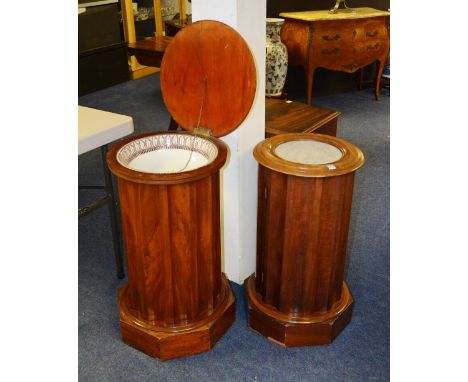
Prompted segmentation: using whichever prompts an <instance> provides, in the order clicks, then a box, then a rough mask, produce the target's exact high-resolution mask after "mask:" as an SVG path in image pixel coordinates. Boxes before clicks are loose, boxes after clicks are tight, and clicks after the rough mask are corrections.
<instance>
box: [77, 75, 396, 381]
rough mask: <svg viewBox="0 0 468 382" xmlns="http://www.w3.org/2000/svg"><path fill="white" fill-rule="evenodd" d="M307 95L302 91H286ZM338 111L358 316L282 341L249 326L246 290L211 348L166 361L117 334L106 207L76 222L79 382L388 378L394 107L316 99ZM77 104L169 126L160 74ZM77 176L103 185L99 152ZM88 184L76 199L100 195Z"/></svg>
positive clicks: (353, 97)
mask: <svg viewBox="0 0 468 382" xmlns="http://www.w3.org/2000/svg"><path fill="white" fill-rule="evenodd" d="M289 96H290V98H291V99H293V100H298V101H302V102H303V101H304V97H303V95H302V94H297V95H293V94H290V95H289ZM313 102H314V104H315V105H316V106H322V107H329V108H332V109H336V110H339V111H340V112H341V113H342V115H341V117H340V120H339V124H338V134H337V135H338V136H339V137H342V138H344V139H346V140H348V141H350V142H353V143H354V144H356V145H357V146H358V147H359V148H361V150H362V151H363V152H364V154H365V156H366V163H365V165H364V167H362V168H361V169H360V170H358V172H357V174H356V182H355V189H354V199H353V211H352V217H351V227H350V235H349V242H348V262H347V271H346V280H347V281H348V284H349V287H350V290H351V293H352V294H353V296H354V300H355V308H354V314H353V318H352V321H351V323H350V324H349V325H348V326H347V327H346V329H345V330H344V331H343V332H342V333H341V334H340V335H339V336H338V338H337V339H336V340H335V341H334V342H333V343H332V344H331V345H327V346H319V347H303V348H289V349H287V348H283V347H281V346H279V345H277V344H275V343H272V342H270V341H268V340H266V339H265V338H263V337H261V336H260V335H258V334H256V333H254V332H252V331H251V330H249V329H248V327H247V312H246V303H245V289H244V287H243V286H240V285H237V284H235V283H232V287H233V289H234V292H235V294H236V298H237V318H236V321H235V323H234V324H233V326H232V327H231V328H230V329H229V330H228V332H227V333H226V334H225V335H224V336H223V337H222V338H221V340H220V341H219V342H218V343H217V344H216V346H215V347H214V348H213V349H212V350H211V351H209V352H207V353H203V354H199V355H194V356H190V357H185V358H182V359H177V360H172V361H166V362H161V361H158V360H156V359H153V358H150V357H149V356H147V355H145V354H144V353H141V352H139V351H137V350H136V349H133V348H131V347H129V346H127V345H126V344H124V343H123V342H122V341H121V339H120V332H119V320H118V307H117V288H118V287H119V286H121V285H123V284H124V283H125V280H118V279H117V278H116V276H115V265H114V260H113V250H112V240H111V233H110V226H109V221H108V215H107V209H106V208H102V209H99V210H96V211H95V212H93V213H91V214H89V215H87V216H85V217H83V218H81V219H80V220H79V353H78V354H79V379H80V381H102V382H104V381H112V382H116V381H140V382H141V381H189V380H190V381H262V382H264V381H359V382H361V381H388V380H389V374H390V370H389V358H390V349H389V342H390V338H389V337H390V296H389V292H390V275H389V273H390V270H389V260H390V259H389V257H390V240H389V233H390V232H389V230H390V228H389V220H390V217H389V207H390V202H389V182H390V179H389V175H390V168H389V161H390V147H389V146H390V136H389V134H390V133H389V111H390V110H389V109H390V98H389V94H388V91H386V90H382V95H381V100H380V101H379V102H376V101H375V100H374V96H373V91H372V90H370V89H369V90H363V91H358V92H351V93H343V94H338V95H332V96H323V97H316V98H314V99H313ZM79 104H80V105H83V106H89V107H95V108H98V109H102V110H108V111H111V112H116V113H121V114H126V115H130V116H132V117H133V118H134V123H135V133H136V134H138V133H141V132H145V131H161V130H166V129H167V126H168V123H169V115H168V113H167V111H166V109H165V107H164V104H163V102H162V95H161V91H160V88H159V77H158V74H156V75H152V76H149V77H146V78H143V79H140V80H137V81H129V82H126V83H123V84H120V85H117V86H114V87H112V88H108V89H105V90H102V91H99V92H96V93H93V94H89V95H87V96H83V97H81V98H79ZM79 183H80V184H92V183H101V184H102V183H103V179H102V169H101V162H100V152H99V150H94V151H92V152H89V153H86V154H84V155H81V156H80V157H79ZM95 196H96V194H95V193H94V192H92V191H89V190H86V191H84V190H81V191H80V193H79V204H80V205H83V204H84V203H87V202H88V201H89V200H91V199H92V198H93V197H95Z"/></svg>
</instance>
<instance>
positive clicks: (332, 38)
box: [322, 34, 341, 41]
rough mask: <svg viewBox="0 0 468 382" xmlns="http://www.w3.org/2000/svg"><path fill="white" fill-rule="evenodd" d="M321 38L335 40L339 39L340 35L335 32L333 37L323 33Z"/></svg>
mask: <svg viewBox="0 0 468 382" xmlns="http://www.w3.org/2000/svg"><path fill="white" fill-rule="evenodd" d="M322 38H323V39H324V40H325V41H336V40H339V39H340V38H341V36H340V35H339V34H336V35H334V36H333V37H331V36H329V35H325V36H322Z"/></svg>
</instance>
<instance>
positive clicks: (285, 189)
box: [247, 134, 364, 346]
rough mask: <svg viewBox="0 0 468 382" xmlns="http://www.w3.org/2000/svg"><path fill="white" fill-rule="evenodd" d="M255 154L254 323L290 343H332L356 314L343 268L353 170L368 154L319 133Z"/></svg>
mask: <svg viewBox="0 0 468 382" xmlns="http://www.w3.org/2000/svg"><path fill="white" fill-rule="evenodd" d="M254 156H255V158H256V160H257V161H258V162H259V164H260V166H259V184H258V223H257V268H256V273H255V275H252V276H250V277H249V279H248V280H247V295H248V301H249V326H250V327H251V328H252V329H254V330H255V331H257V332H259V333H260V334H262V335H264V336H266V337H268V338H269V339H271V340H273V341H275V342H278V343H280V344H282V345H284V346H304V345H319V344H326V343H330V342H331V341H332V340H333V339H334V338H335V337H336V336H337V335H338V334H339V333H340V331H341V330H342V329H343V328H344V327H345V326H346V325H347V324H348V323H349V321H350V319H351V315H352V308H353V298H352V296H351V294H350V292H349V289H348V287H347V285H346V283H345V282H344V269H345V258H346V245H347V237H348V228H349V221H350V213H351V202H352V195H353V183H354V173H355V171H356V170H357V169H358V168H359V167H361V166H362V165H363V163H364V156H363V154H362V152H361V151H360V150H359V149H358V148H357V147H355V146H354V145H352V144H351V143H349V142H346V141H344V140H342V139H339V138H336V137H331V136H327V135H321V134H285V135H279V136H275V137H272V138H269V139H267V140H265V141H263V142H261V143H259V144H258V145H257V146H256V147H255V149H254Z"/></svg>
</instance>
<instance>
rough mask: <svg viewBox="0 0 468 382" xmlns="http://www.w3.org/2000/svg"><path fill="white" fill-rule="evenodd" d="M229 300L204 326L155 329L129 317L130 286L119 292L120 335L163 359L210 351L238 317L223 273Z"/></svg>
mask: <svg viewBox="0 0 468 382" xmlns="http://www.w3.org/2000/svg"><path fill="white" fill-rule="evenodd" d="M222 277H223V284H224V287H225V288H226V298H225V300H224V301H223V302H222V303H221V304H220V307H219V308H218V309H217V310H216V311H215V312H214V313H213V314H212V315H211V316H209V317H208V318H207V319H204V320H203V321H202V322H201V324H200V325H196V326H194V327H193V326H191V327H190V328H189V329H184V328H181V329H180V330H178V331H158V328H157V327H155V328H154V330H151V329H149V328H147V327H142V326H141V325H138V323H137V322H135V320H132V317H131V316H130V315H129V314H128V311H127V309H126V308H125V304H124V303H123V296H124V293H125V289H126V287H127V285H124V286H123V287H121V288H120V289H119V307H120V332H121V336H122V339H123V341H124V342H125V343H126V344H128V345H130V346H132V347H134V348H136V349H138V350H140V351H142V352H144V353H146V354H148V355H149V356H151V357H154V358H158V359H160V360H163V361H165V360H168V359H173V358H179V357H183V356H187V355H192V354H197V353H202V352H205V351H208V350H210V349H211V348H212V347H213V346H214V345H215V343H216V342H217V341H218V340H219V339H220V338H221V336H222V335H223V334H224V333H225V332H226V331H227V330H228V329H229V327H230V326H231V325H232V323H233V322H234V320H235V318H236V299H235V297H234V294H233V292H232V290H231V287H230V285H229V282H228V280H227V279H226V276H224V274H223V276H222Z"/></svg>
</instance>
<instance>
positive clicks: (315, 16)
mask: <svg viewBox="0 0 468 382" xmlns="http://www.w3.org/2000/svg"><path fill="white" fill-rule="evenodd" d="M353 9H354V10H356V12H355V13H351V12H339V11H338V13H330V11H329V10H327V9H324V10H319V11H304V12H282V13H280V16H281V17H285V18H289V19H297V20H303V21H319V20H349V19H362V18H366V17H377V16H390V12H387V11H381V10H379V9H374V8H353Z"/></svg>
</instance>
